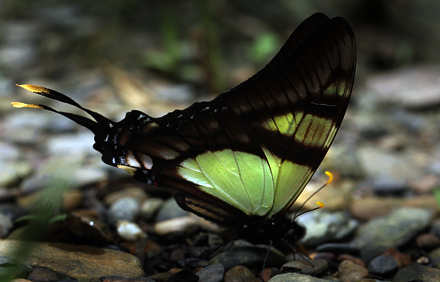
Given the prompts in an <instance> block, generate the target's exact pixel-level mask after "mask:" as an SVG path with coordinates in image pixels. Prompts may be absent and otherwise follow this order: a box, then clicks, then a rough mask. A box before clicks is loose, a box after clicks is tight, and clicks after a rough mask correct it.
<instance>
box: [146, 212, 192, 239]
mask: <svg viewBox="0 0 440 282" xmlns="http://www.w3.org/2000/svg"><path fill="white" fill-rule="evenodd" d="M199 227H200V218H198V217H196V216H195V215H191V214H190V215H187V216H184V217H177V218H172V219H169V220H165V221H161V222H158V223H156V224H155V225H154V232H155V233H156V234H157V235H161V236H165V235H171V234H173V235H180V236H186V235H188V234H191V233H193V232H194V231H196V230H197V229H199Z"/></svg>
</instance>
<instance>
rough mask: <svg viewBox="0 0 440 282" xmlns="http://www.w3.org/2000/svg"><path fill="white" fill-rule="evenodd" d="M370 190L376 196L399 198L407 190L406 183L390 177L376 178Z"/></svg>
mask: <svg viewBox="0 0 440 282" xmlns="http://www.w3.org/2000/svg"><path fill="white" fill-rule="evenodd" d="M371 189H372V190H373V191H374V192H375V193H376V195H378V196H401V195H403V194H404V193H405V192H406V191H408V189H409V185H408V183H407V181H405V180H403V179H396V178H392V177H386V176H382V177H378V178H376V179H375V180H374V182H373V185H372V187H371Z"/></svg>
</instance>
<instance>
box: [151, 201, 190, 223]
mask: <svg viewBox="0 0 440 282" xmlns="http://www.w3.org/2000/svg"><path fill="white" fill-rule="evenodd" d="M188 214H189V213H188V212H187V211H184V210H182V208H181V207H179V205H178V204H177V203H176V201H175V200H174V199H173V198H170V199H168V200H166V201H165V203H164V204H163V206H162V207H161V208H160V210H159V211H158V212H157V215H156V222H161V221H165V220H168V219H172V218H176V217H184V216H187V215H188Z"/></svg>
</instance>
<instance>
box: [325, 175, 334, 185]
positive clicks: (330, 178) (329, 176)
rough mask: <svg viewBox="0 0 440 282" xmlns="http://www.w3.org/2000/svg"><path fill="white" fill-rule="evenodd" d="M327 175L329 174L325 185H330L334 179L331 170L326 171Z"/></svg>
mask: <svg viewBox="0 0 440 282" xmlns="http://www.w3.org/2000/svg"><path fill="white" fill-rule="evenodd" d="M325 175H327V176H328V181H327V183H326V184H325V185H326V186H327V185H329V184H330V183H332V181H333V174H332V173H331V172H329V171H326V172H325Z"/></svg>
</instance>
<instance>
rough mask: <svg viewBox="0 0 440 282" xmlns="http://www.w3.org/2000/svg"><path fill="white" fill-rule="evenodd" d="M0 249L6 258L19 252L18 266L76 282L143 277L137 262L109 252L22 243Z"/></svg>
mask: <svg viewBox="0 0 440 282" xmlns="http://www.w3.org/2000/svg"><path fill="white" fill-rule="evenodd" d="M0 249H1V250H2V252H3V254H5V255H7V256H12V255H13V254H15V253H16V252H17V250H22V251H23V252H25V253H23V254H25V255H22V256H20V261H19V262H20V263H23V264H29V265H32V266H33V267H41V268H46V269H50V270H52V271H54V272H56V273H57V274H58V275H61V276H68V277H71V278H73V279H77V280H80V281H98V280H99V278H100V277H105V276H112V275H114V276H116V275H117V276H125V277H141V276H145V273H144V271H143V270H142V266H141V265H140V263H139V259H138V258H136V257H135V256H133V255H130V254H127V253H123V252H120V251H114V250H110V249H104V248H97V247H89V246H81V245H73V244H64V243H25V242H21V241H14V240H3V241H0ZM29 272H30V271H29ZM25 277H27V276H25Z"/></svg>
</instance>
